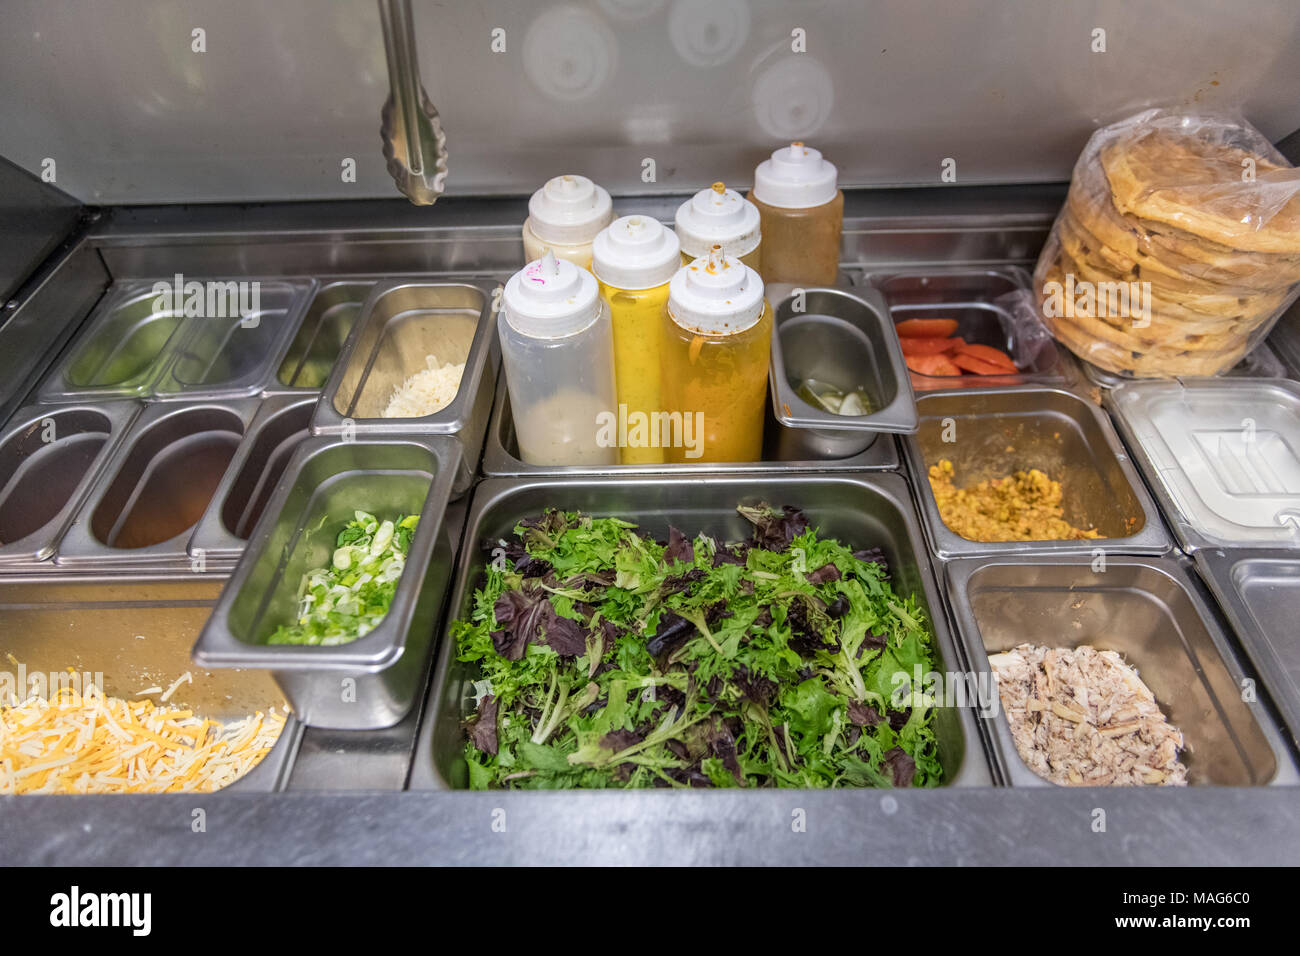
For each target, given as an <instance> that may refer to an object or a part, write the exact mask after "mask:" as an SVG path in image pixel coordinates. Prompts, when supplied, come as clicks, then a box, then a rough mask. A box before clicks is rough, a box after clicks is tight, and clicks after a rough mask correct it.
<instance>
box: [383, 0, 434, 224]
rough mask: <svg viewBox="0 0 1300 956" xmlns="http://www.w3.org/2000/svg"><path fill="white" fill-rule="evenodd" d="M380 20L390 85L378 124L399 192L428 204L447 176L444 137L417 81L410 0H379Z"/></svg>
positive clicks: (426, 97)
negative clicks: (380, 124)
mask: <svg viewBox="0 0 1300 956" xmlns="http://www.w3.org/2000/svg"><path fill="white" fill-rule="evenodd" d="M379 19H380V22H381V23H382V24H383V28H384V52H385V54H387V57H388V85H389V87H390V90H391V92H390V93H389V95H388V99H387V101H385V103H384V110H383V114H382V116H383V125H382V126H381V127H380V134H381V135H382V136H383V138H384V158H385V159H386V160H388V173H389V175H391V176H392V177H393V181H394V182H395V183H397V188H398V189H399V190H401V193H402V195H404V196H405V197H406V198H407V199H409V200H411V202H413V203H415V204H416V205H417V206H428V205H430V204H431V203H432V202H433V201H434V200H436V199H437V198H438V197H439V196H441V195H442V191H443V187H444V185H445V183H446V180H447V136H446V134H445V133H443V131H442V120H441V119H439V117H438V110H437V108H436V107H435V106H434V105H433V103H431V102H430V101H429V94H428V93H426V92H424V86H423V84H422V83H421V82H420V64H419V62H418V60H417V59H416V56H415V25H414V19H413V17H412V15H411V2H410V0H379Z"/></svg>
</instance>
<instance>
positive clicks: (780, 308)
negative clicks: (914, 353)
mask: <svg viewBox="0 0 1300 956" xmlns="http://www.w3.org/2000/svg"><path fill="white" fill-rule="evenodd" d="M767 291H768V297H769V301H770V302H771V305H772V312H773V328H772V367H771V369H770V373H769V375H768V384H769V386H770V390H771V395H772V408H773V414H774V415H775V417H776V420H777V422H778V423H779V424H778V436H777V438H778V448H779V449H780V452H781V455H780V457H782V458H808V459H819V458H846V457H849V456H850V455H855V454H857V453H859V452H861V451H862V450H863V449H865V448H867V447H868V446H869V445H870V444H871V442H872V441H874V440H875V438H876V437H877V435H879V434H880V433H881V432H911V431H915V430H916V407H915V405H914V403H913V400H912V388H911V385H910V384H909V383H908V378H907V366H906V365H905V364H904V362H903V353H902V350H901V348H900V347H899V344H898V338H897V337H896V336H894V335H892V334H891V332H892V330H891V329H890V327H889V318H888V312H887V310H886V308H885V305H884V300H883V299H882V298H881V296H880V293H878V292H876V291H875V290H874V289H867V288H859V289H855V290H853V291H852V292H850V291H848V290H846V289H838V288H829V287H821V288H806V289H805V288H798V287H795V286H793V285H791V284H789V283H777V284H774V285H771V286H769V287H768V290H767ZM809 378H814V379H817V380H819V381H822V382H827V383H829V384H831V385H834V386H836V387H837V388H840V389H842V390H844V391H851V390H853V389H855V388H861V389H862V390H863V391H865V392H866V394H867V396H868V398H869V399H870V401H871V411H870V412H869V413H868V414H866V415H855V416H847V415H836V414H834V413H832V412H828V411H825V410H824V409H820V408H814V407H812V406H811V405H809V404H808V403H806V402H805V401H804V400H803V399H802V398H800V397H799V396H798V394H796V392H797V390H798V388H799V386H800V384H801V383H802V382H803V381H804V380H806V379H809Z"/></svg>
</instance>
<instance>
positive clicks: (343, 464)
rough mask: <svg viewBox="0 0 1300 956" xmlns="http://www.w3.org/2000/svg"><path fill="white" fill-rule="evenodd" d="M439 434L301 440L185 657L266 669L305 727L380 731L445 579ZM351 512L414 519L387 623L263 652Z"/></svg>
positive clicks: (415, 668) (449, 464) (454, 451)
mask: <svg viewBox="0 0 1300 956" xmlns="http://www.w3.org/2000/svg"><path fill="white" fill-rule="evenodd" d="M459 455H460V448H459V446H458V445H457V444H456V443H455V442H454V441H452V440H450V439H449V438H447V437H446V436H415V435H395V436H365V437H357V438H355V439H353V440H351V441H343V440H340V439H339V438H330V437H323V436H322V437H313V438H308V439H306V440H304V441H303V442H301V443H299V445H298V447H297V448H296V449H295V450H294V453H293V457H292V458H291V459H290V461H289V464H288V466H287V467H286V469H285V474H284V477H283V479H282V480H281V482H280V484H279V486H278V487H277V488H276V491H275V494H274V495H273V496H272V498H271V500H270V502H268V504H267V505H266V509H265V511H264V512H263V514H262V518H261V519H260V520H259V521H258V523H257V527H256V528H255V529H254V531H253V536H252V538H251V539H250V540H249V544H248V549H247V551H246V552H245V554H244V557H243V559H242V560H240V562H239V564H238V566H237V567H236V568H235V572H234V574H233V576H232V577H231V580H230V584H229V586H228V587H227V588H226V590H225V592H224V593H223V594H222V595H221V600H220V601H219V602H218V603H217V607H216V610H215V611H214V612H213V614H212V617H211V618H210V619H209V620H208V622H207V624H206V625H205V626H204V628H203V633H202V634H201V635H200V637H199V640H198V643H197V644H196V645H195V647H194V659H195V661H196V662H198V663H199V664H202V665H203V666H206V667H236V668H243V667H254V668H262V669H266V670H270V671H271V672H272V673H273V675H274V676H275V679H276V682H277V683H278V684H279V685H280V687H281V689H282V690H283V691H284V693H285V696H286V697H288V699H289V702H290V704H291V705H292V706H293V711H294V713H295V714H297V715H298V718H299V719H300V720H302V721H303V722H304V723H305V724H307V725H309V726H320V727H331V728H336V729H345V730H361V729H370V728H380V727H389V726H391V725H393V724H395V723H397V722H398V721H399V720H401V719H402V718H403V717H404V716H405V715H406V713H407V711H409V710H410V709H411V707H412V706H414V704H415V702H416V700H417V698H418V697H419V695H420V692H421V690H422V689H423V688H422V687H421V686H420V677H421V675H422V674H423V673H424V670H423V668H424V663H425V661H426V659H427V655H428V654H429V652H430V649H431V647H432V645H433V636H434V630H435V628H436V626H437V624H438V613H439V610H440V609H441V607H442V603H443V597H444V595H445V591H446V584H447V582H448V580H449V579H450V578H451V572H452V553H453V549H452V547H451V543H450V541H449V540H448V537H447V535H446V534H445V533H444V532H443V529H442V524H443V513H444V511H445V510H446V507H447V503H448V501H449V500H450V498H451V487H452V483H453V481H454V478H455V475H456V474H457V472H458V470H459V460H458V459H459ZM356 509H362V510H368V511H370V512H371V513H372V514H374V515H376V516H395V515H397V514H419V515H420V524H419V526H418V528H417V529H416V533H415V537H414V538H413V539H412V541H411V545H410V548H409V549H408V551H407V557H406V567H405V570H404V571H403V573H402V576H401V577H400V578H399V579H398V582H397V589H396V593H395V594H394V596H393V600H392V603H391V605H390V606H389V610H388V613H387V615H386V616H385V617H384V619H383V620H382V621H380V623H379V624H378V625H377V626H376V627H375V629H374V630H372V631H371V632H370V633H368V634H366V635H365V636H364V637H361V638H359V639H357V640H355V641H352V642H351V643H349V644H341V645H336V646H309V645H269V644H267V643H265V641H266V638H267V637H268V636H269V635H270V633H271V632H272V631H274V630H275V628H276V627H277V626H278V625H280V624H285V623H289V622H292V621H293V620H294V619H296V617H297V608H298V591H299V583H300V582H301V580H302V577H303V574H304V573H305V572H307V571H308V570H310V569H311V568H315V567H320V566H321V565H323V564H324V563H325V562H326V561H328V560H329V558H330V555H331V554H332V552H333V550H334V541H335V538H336V537H337V535H338V532H339V531H340V530H341V529H342V527H343V526H344V525H345V524H346V523H347V522H348V521H350V520H351V519H352V514H353V512H354V511H355V510H356Z"/></svg>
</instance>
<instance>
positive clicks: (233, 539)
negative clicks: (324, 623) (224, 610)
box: [189, 394, 316, 564]
mask: <svg viewBox="0 0 1300 956" xmlns="http://www.w3.org/2000/svg"><path fill="white" fill-rule="evenodd" d="M315 407H316V396H315V395H314V394H309V395H279V396H272V397H271V398H268V399H266V400H265V401H263V402H262V404H261V407H260V408H258V410H257V414H256V415H255V416H254V417H253V420H252V421H251V422H250V423H249V426H248V434H247V436H246V437H245V438H244V440H243V442H242V443H241V444H240V446H239V448H238V450H237V451H236V452H235V457H234V458H233V459H232V461H231V464H230V467H229V468H227V469H226V471H225V474H224V476H223V477H222V479H221V483H220V484H219V485H218V486H217V490H216V491H215V492H214V493H213V495H212V500H211V503H210V504H209V505H208V508H207V511H206V512H205V513H204V515H203V518H202V519H201V520H200V521H199V524H198V526H197V527H196V528H195V531H194V536H193V537H192V538H191V541H190V548H189V551H190V557H191V559H192V560H191V563H192V564H195V563H198V562H199V561H200V560H203V561H206V560H208V559H215V560H216V561H218V562H220V561H223V560H225V561H228V560H230V559H232V558H237V557H239V555H241V554H243V552H244V547H245V545H247V543H248V539H249V537H250V536H251V535H252V533H253V528H255V527H256V526H257V521H258V519H259V518H260V517H261V516H262V513H263V512H264V511H265V510H266V505H267V502H269V501H270V500H271V496H272V495H273V494H274V493H275V489H276V486H277V485H278V484H279V481H280V478H281V477H282V476H283V475H284V470H285V467H286V466H287V465H288V464H289V459H290V458H291V457H292V455H293V451H294V449H295V448H297V447H298V445H299V444H300V443H301V442H302V441H303V440H305V439H306V438H308V437H309V436H310V435H311V427H310V426H311V416H312V411H313V410H314V409H315Z"/></svg>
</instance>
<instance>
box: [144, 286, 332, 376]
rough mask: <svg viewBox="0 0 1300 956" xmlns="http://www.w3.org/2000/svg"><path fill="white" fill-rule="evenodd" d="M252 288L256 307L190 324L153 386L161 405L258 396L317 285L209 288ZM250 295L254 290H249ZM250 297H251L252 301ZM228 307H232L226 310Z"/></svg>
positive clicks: (192, 320) (219, 310) (193, 320)
mask: <svg viewBox="0 0 1300 956" xmlns="http://www.w3.org/2000/svg"><path fill="white" fill-rule="evenodd" d="M240 283H242V284H245V285H249V286H252V287H253V288H254V289H255V290H256V293H257V300H258V301H257V303H256V304H254V306H253V307H252V309H251V311H249V313H248V314H247V315H240V314H239V313H238V311H237V310H236V309H234V308H229V307H221V308H217V309H214V310H213V311H214V312H215V314H212V315H202V316H197V317H193V318H189V319H187V320H186V323H187V324H186V328H185V330H184V337H183V338H182V339H181V341H180V345H179V346H178V347H177V349H176V351H175V354H174V355H173V356H172V358H171V361H170V362H169V363H168V364H167V366H166V371H165V372H164V373H163V376H162V377H161V378H160V379H159V380H158V382H157V383H156V384H155V386H154V390H153V391H154V395H155V397H157V398H160V399H189V398H195V397H203V398H215V397H226V396H230V397H234V396H245V395H258V394H260V393H261V391H262V389H263V388H264V387H266V386H267V385H268V384H269V381H270V376H271V369H274V368H278V367H279V365H280V356H281V354H282V353H283V352H284V350H285V348H286V347H287V345H288V340H289V337H290V336H291V335H293V332H294V329H295V328H297V326H298V322H299V320H300V318H301V317H302V314H303V310H304V309H305V308H306V306H307V302H308V299H309V297H310V295H311V293H312V292H313V291H314V289H315V288H316V283H315V281H314V280H311V279H241V280H238V282H236V281H234V280H232V281H230V282H225V283H223V282H214V283H209V285H211V286H230V287H233V288H237V287H238V285H239V284H240ZM250 291H251V290H250ZM250 297H251V296H250ZM225 306H228V303H226V304H225Z"/></svg>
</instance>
